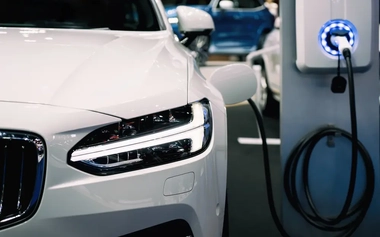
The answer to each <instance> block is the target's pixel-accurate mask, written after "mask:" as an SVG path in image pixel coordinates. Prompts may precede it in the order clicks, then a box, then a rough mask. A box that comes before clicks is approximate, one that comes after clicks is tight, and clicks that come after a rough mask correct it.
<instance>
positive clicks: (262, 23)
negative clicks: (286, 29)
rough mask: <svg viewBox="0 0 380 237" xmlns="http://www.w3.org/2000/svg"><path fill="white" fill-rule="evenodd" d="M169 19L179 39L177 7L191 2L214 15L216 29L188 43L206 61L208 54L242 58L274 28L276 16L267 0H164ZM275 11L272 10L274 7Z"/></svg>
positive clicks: (200, 62) (201, 60) (202, 60)
mask: <svg viewBox="0 0 380 237" xmlns="http://www.w3.org/2000/svg"><path fill="white" fill-rule="evenodd" d="M162 2H163V4H164V5H165V10H166V14H167V17H168V19H169V22H170V23H171V25H172V27H173V31H174V33H175V34H176V36H177V37H178V39H179V40H181V39H182V38H183V35H182V34H181V33H180V32H179V29H178V18H177V12H176V7H177V6H180V5H188V6H191V7H195V8H198V9H202V10H204V11H206V12H208V13H210V15H211V16H212V18H213V20H214V23H215V31H214V32H213V33H212V34H211V36H199V37H197V39H196V40H194V41H193V43H192V44H191V45H190V46H189V49H190V50H191V51H192V53H193V55H194V56H195V58H196V61H197V63H198V64H199V65H200V66H203V65H205V63H206V61H207V60H208V57H209V55H233V56H238V57H239V59H240V60H241V61H243V60H244V59H245V56H246V55H247V54H249V53H250V52H252V51H254V50H257V49H259V48H261V47H262V44H263V42H264V39H265V37H266V35H267V34H268V33H269V32H271V31H272V29H273V26H274V20H275V16H274V15H273V14H272V13H271V10H270V9H269V8H268V7H267V6H268V5H267V4H265V1H264V0H163V1H162ZM272 12H273V11H272Z"/></svg>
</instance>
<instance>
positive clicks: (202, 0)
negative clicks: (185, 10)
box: [162, 0, 211, 6]
mask: <svg viewBox="0 0 380 237" xmlns="http://www.w3.org/2000/svg"><path fill="white" fill-rule="evenodd" d="M210 2H211V1H210V0H162V3H163V4H164V5H165V6H166V5H208V4H209V3H210Z"/></svg>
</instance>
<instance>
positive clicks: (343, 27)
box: [318, 19, 357, 56]
mask: <svg viewBox="0 0 380 237" xmlns="http://www.w3.org/2000/svg"><path fill="white" fill-rule="evenodd" d="M336 36H344V37H346V38H347V40H348V42H349V43H350V45H351V46H352V48H353V49H354V48H355V46H356V44H357V30H356V28H355V26H354V25H353V24H352V23H351V22H350V21H348V20H340V19H336V20H330V21H328V22H326V24H324V25H323V26H322V28H321V30H320V32H319V36H318V39H319V43H320V45H321V46H322V49H323V50H324V51H325V52H326V53H327V54H329V55H331V56H338V55H339V48H338V45H337V43H336V42H335V40H334V37H336Z"/></svg>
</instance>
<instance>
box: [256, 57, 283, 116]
mask: <svg viewBox="0 0 380 237" xmlns="http://www.w3.org/2000/svg"><path fill="white" fill-rule="evenodd" d="M260 66H261V76H262V79H260V80H265V81H258V84H259V83H260V84H259V85H258V86H260V87H261V90H262V92H261V93H260V94H261V98H260V99H259V101H260V102H259V104H260V108H261V111H262V113H263V115H265V116H268V117H279V114H280V103H279V102H278V101H277V100H276V99H275V98H274V96H273V92H272V91H271V89H270V87H269V84H268V77H267V73H266V69H265V64H264V61H263V60H262V64H261V65H260ZM265 85H266V86H265Z"/></svg>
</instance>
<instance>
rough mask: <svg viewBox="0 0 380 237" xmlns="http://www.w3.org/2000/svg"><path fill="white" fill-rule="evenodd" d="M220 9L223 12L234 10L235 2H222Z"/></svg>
mask: <svg viewBox="0 0 380 237" xmlns="http://www.w3.org/2000/svg"><path fill="white" fill-rule="evenodd" d="M219 7H220V8H221V9H222V10H231V9H234V7H235V5H234V2H233V1H231V0H222V1H220V2H219Z"/></svg>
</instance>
